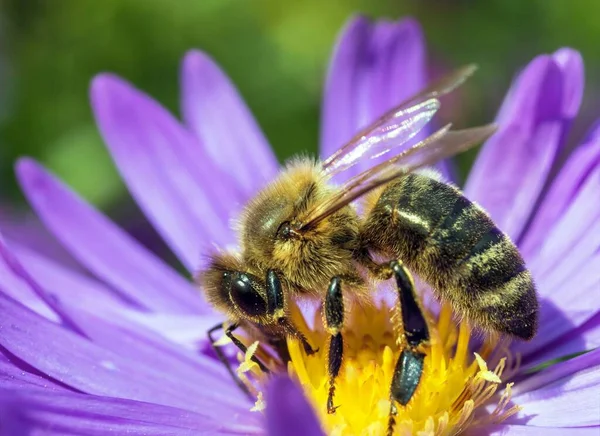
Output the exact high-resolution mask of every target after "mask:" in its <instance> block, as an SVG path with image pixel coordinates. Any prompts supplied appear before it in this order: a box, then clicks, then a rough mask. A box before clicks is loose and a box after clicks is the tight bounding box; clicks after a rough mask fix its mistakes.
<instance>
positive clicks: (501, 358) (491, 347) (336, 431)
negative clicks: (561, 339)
mask: <svg viewBox="0 0 600 436" xmlns="http://www.w3.org/2000/svg"><path fill="white" fill-rule="evenodd" d="M426 316H427V320H428V325H429V330H430V335H431V338H430V341H429V342H428V344H427V345H426V346H424V347H423V350H422V352H423V353H425V360H424V363H423V374H422V376H421V379H420V381H419V385H418V387H417V389H416V391H415V394H414V395H413V397H412V398H411V399H410V401H409V403H408V404H407V405H406V406H405V407H402V406H401V405H400V404H394V405H393V407H392V404H391V403H390V399H389V398H390V384H391V380H392V376H393V372H394V367H395V365H396V362H397V360H398V356H399V355H400V353H401V351H402V349H403V348H404V347H405V346H406V344H404V343H403V341H402V340H399V338H403V337H404V335H403V334H402V333H403V332H402V331H401V330H400V331H398V321H397V310H396V309H394V308H390V307H388V306H386V305H381V306H380V307H376V306H375V305H372V306H366V307H365V306H352V307H349V308H348V310H347V318H348V320H347V323H346V325H345V327H344V330H343V331H342V334H343V336H344V360H343V364H342V368H341V370H340V373H339V375H338V377H337V379H336V386H335V387H336V393H335V403H336V406H339V407H338V408H337V409H336V411H335V413H333V414H329V413H327V407H326V405H327V394H328V389H329V377H328V373H327V355H328V348H327V347H328V339H329V334H328V332H327V331H326V330H325V329H324V328H323V326H322V321H321V314H320V313H316V314H315V319H314V320H313V325H314V328H309V327H308V324H307V322H306V320H305V319H304V317H303V316H302V315H301V313H300V311H299V310H298V309H297V308H293V309H292V314H291V317H292V321H293V322H294V324H295V325H296V326H297V328H298V330H299V331H300V332H302V333H303V334H304V335H305V336H306V339H307V340H308V341H309V343H310V344H311V346H313V347H314V348H318V351H317V352H316V353H314V354H311V355H307V353H306V351H305V349H304V347H303V346H302V343H301V342H300V341H298V340H296V339H293V338H289V339H288V351H289V355H290V361H289V362H288V363H287V367H285V366H282V365H281V363H279V369H277V368H278V364H277V362H275V361H273V360H271V361H270V363H269V368H270V369H271V368H273V372H274V373H277V372H287V373H288V374H289V375H290V376H291V377H293V378H295V379H296V380H298V382H299V383H300V385H301V386H302V387H303V388H304V391H305V393H306V396H307V397H308V398H309V400H310V401H311V403H312V405H313V407H314V409H315V411H316V413H317V415H318V416H319V417H320V419H321V422H322V424H323V428H324V429H325V430H326V432H327V434H330V435H340V436H343V435H350V434H361V435H367V434H385V433H386V431H387V429H388V419H389V412H390V408H391V407H392V409H391V410H394V411H395V415H394V422H395V425H394V426H393V430H394V435H419V436H446V435H458V434H460V433H462V432H464V431H466V430H467V429H468V428H470V427H475V426H480V425H485V424H490V423H492V424H495V423H499V422H502V421H503V420H505V419H506V418H508V417H509V416H512V415H514V414H515V413H517V412H518V411H519V410H521V409H520V407H519V406H516V405H513V404H511V389H512V386H513V384H512V383H509V384H507V385H506V386H505V388H504V390H503V391H502V393H501V394H498V393H497V391H498V389H499V388H500V387H501V386H502V384H503V382H502V380H503V379H506V374H510V375H512V374H514V373H515V372H516V369H517V368H518V365H519V363H520V356H518V355H516V356H513V355H511V353H510V352H509V348H508V342H507V341H503V340H499V339H498V338H489V339H488V340H486V341H485V342H484V344H483V345H482V346H481V347H479V349H478V350H477V352H475V353H473V352H472V351H470V348H469V345H470V340H471V334H472V331H471V327H470V326H469V324H468V322H466V321H462V322H460V323H458V324H457V323H456V322H455V321H454V320H453V317H452V308H451V307H450V306H448V305H445V306H443V307H442V308H441V310H440V312H439V315H438V316H437V317H436V316H434V315H433V314H431V313H427V314H426ZM255 355H256V356H257V357H258V356H260V357H261V358H263V357H264V356H269V354H268V353H267V352H265V351H264V350H263V348H262V347H260V346H259V343H258V342H253V343H252V344H251V345H250V346H248V350H247V352H246V353H245V354H244V355H241V354H240V356H239V358H240V367H239V368H238V371H237V373H238V374H239V376H240V378H241V379H242V380H243V381H244V383H245V384H246V385H247V386H248V388H249V390H250V392H252V393H253V394H254V395H255V396H256V398H257V400H256V403H255V405H254V406H253V407H252V409H251V410H253V411H263V410H264V408H265V401H264V399H263V396H262V389H263V387H264V385H265V383H266V382H267V376H266V375H265V374H264V373H262V372H261V371H260V369H259V368H258V365H257V364H256V363H255V362H253V361H252V360H251V358H252V356H255ZM492 363H493V365H492ZM491 368H493V369H491ZM494 398H496V400H495V401H496V407H495V409H494V410H493V411H492V412H487V411H486V409H485V408H484V407H482V406H484V405H487V404H488V403H490V402H493V401H494Z"/></svg>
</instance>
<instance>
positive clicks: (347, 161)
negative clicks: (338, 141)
mask: <svg viewBox="0 0 600 436" xmlns="http://www.w3.org/2000/svg"><path fill="white" fill-rule="evenodd" d="M439 108H440V102H439V101H438V100H436V99H434V98H431V99H428V100H425V101H423V102H420V103H417V104H415V105H413V106H409V107H397V108H394V109H392V110H391V111H389V112H387V113H385V114H384V115H383V116H382V117H381V118H379V119H378V120H377V121H375V122H374V123H373V124H371V125H370V126H369V127H367V128H366V129H364V130H362V131H361V132H359V133H358V134H356V135H355V136H354V137H353V138H352V139H351V140H350V141H349V142H348V143H346V145H344V146H343V147H342V148H340V149H338V150H337V151H336V152H335V153H333V154H332V155H331V156H330V157H329V158H327V160H325V162H323V169H324V170H325V172H326V173H328V174H331V175H334V174H337V173H340V172H342V171H344V170H346V169H348V168H350V167H352V166H354V165H356V164H357V163H358V162H359V161H360V160H364V159H375V158H378V157H379V156H382V155H384V154H385V153H387V152H389V151H390V150H391V149H392V148H398V147H401V146H402V145H403V144H405V143H406V142H407V141H409V140H410V139H412V138H414V137H415V135H416V134H417V133H419V132H420V131H421V129H423V127H425V125H426V124H427V123H428V122H429V121H431V119H432V118H433V116H434V115H435V113H436V112H437V111H438V109H439Z"/></svg>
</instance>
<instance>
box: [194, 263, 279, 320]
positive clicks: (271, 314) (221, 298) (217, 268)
mask: <svg viewBox="0 0 600 436" xmlns="http://www.w3.org/2000/svg"><path fill="white" fill-rule="evenodd" d="M199 282H200V285H201V286H202V288H203V290H204V292H205V294H206V296H207V298H208V300H209V302H210V303H211V304H212V305H213V306H214V307H216V308H217V309H219V310H221V311H222V312H224V313H226V314H227V315H228V317H229V319H230V320H232V321H237V320H249V321H252V322H254V323H257V324H262V325H266V324H273V323H277V319H276V318H277V317H282V316H283V312H282V311H277V310H276V307H275V306H281V307H283V301H282V297H281V296H275V298H273V297H271V298H269V297H268V296H267V291H266V287H265V283H264V277H260V276H259V275H258V274H254V273H252V272H248V271H247V270H246V269H245V266H244V265H243V263H241V262H240V260H239V259H238V258H237V257H236V256H234V255H230V254H222V253H220V254H217V255H214V256H213V257H212V258H211V263H210V265H209V267H208V268H207V269H206V270H205V271H203V272H202V273H201V274H200V276H199ZM277 298H279V299H280V300H281V301H280V302H278V301H277Z"/></svg>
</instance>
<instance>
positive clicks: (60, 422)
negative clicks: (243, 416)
mask: <svg viewBox="0 0 600 436" xmlns="http://www.w3.org/2000/svg"><path fill="white" fill-rule="evenodd" d="M221 414H222V411H219V410H215V409H206V410H205V411H200V412H195V413H194V412H190V411H187V410H182V409H178V408H173V407H166V406H160V405H156V404H149V403H143V402H138V401H130V400H119V399H115V398H106V397H94V396H90V395H82V394H76V393H71V394H68V393H64V394H47V393H44V392H38V391H20V392H16V393H15V392H11V391H1V392H0V421H1V422H2V426H1V427H0V428H1V430H0V435H11V436H15V435H23V434H35V435H57V436H59V435H60V436H62V435H66V434H71V435H80V436H104V435H107V434H128V435H140V436H141V435H144V436H146V435H147V436H150V435H157V436H158V435H160V436H163V435H174V436H176V435H182V436H183V435H186V436H187V435H190V434H196V435H198V434H215V435H221V434H242V433H243V434H257V433H260V430H261V429H260V427H258V426H256V425H246V424H244V423H243V422H239V421H240V419H239V417H238V416H236V415H230V416H228V417H227V419H219V415H221ZM221 416H223V415H221Z"/></svg>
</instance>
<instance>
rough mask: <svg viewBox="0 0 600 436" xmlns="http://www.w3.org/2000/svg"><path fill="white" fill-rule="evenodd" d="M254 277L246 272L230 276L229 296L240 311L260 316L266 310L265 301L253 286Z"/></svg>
mask: <svg viewBox="0 0 600 436" xmlns="http://www.w3.org/2000/svg"><path fill="white" fill-rule="evenodd" d="M253 282H254V283H256V279H253V278H252V277H251V276H250V275H248V274H243V273H241V274H235V276H234V277H231V281H230V288H229V298H231V301H232V302H233V304H235V305H236V306H237V307H238V308H239V309H240V310H241V311H243V312H244V313H245V314H246V315H249V316H260V315H264V314H265V313H266V312H267V303H266V301H265V300H264V298H263V297H262V296H261V295H260V294H259V293H258V292H257V290H256V288H255V287H254V286H253Z"/></svg>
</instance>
